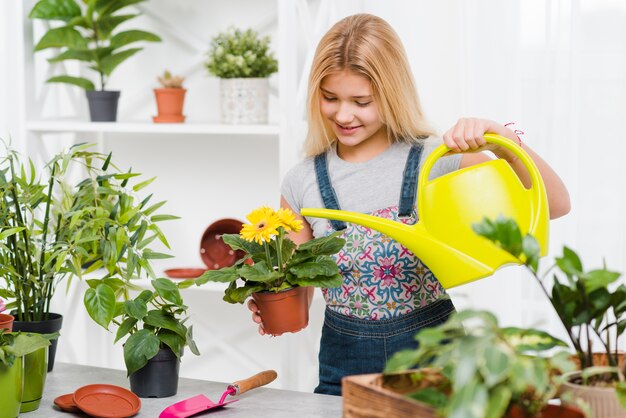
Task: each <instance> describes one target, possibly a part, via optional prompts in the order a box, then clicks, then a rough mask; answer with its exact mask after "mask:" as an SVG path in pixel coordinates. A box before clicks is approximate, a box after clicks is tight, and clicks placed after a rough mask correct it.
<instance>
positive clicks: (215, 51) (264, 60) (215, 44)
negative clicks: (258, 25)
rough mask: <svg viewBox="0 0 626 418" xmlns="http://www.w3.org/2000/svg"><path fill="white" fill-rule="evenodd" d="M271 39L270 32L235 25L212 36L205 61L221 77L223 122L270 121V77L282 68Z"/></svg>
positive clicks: (210, 71)
mask: <svg viewBox="0 0 626 418" xmlns="http://www.w3.org/2000/svg"><path fill="white" fill-rule="evenodd" d="M269 43H270V38H269V37H268V36H266V37H263V38H261V37H260V36H259V34H258V33H257V32H255V31H254V30H252V29H247V30H241V29H236V28H233V27H231V28H229V29H228V30H227V31H225V32H221V33H219V34H218V35H217V36H215V37H214V38H213V39H212V40H211V46H210V48H209V52H208V59H207V61H206V64H205V65H206V68H207V71H208V72H209V73H210V74H212V75H214V76H216V77H219V78H220V104H221V111H222V122H223V123H233V124H254V123H267V116H268V98H269V80H268V77H269V76H270V75H272V74H274V73H275V72H277V71H278V61H277V60H276V58H274V54H273V52H271V51H270V49H269Z"/></svg>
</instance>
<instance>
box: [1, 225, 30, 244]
mask: <svg viewBox="0 0 626 418" xmlns="http://www.w3.org/2000/svg"><path fill="white" fill-rule="evenodd" d="M24 229H25V228H24V227H17V228H7V229H5V230H4V231H2V232H0V241H3V240H5V239H6V238H7V237H10V236H11V235H15V234H17V233H18V232H20V231H23V230H24Z"/></svg>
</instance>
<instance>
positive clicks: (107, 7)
mask: <svg viewBox="0 0 626 418" xmlns="http://www.w3.org/2000/svg"><path fill="white" fill-rule="evenodd" d="M144 1H146V0H95V1H92V3H94V7H95V10H97V11H98V14H99V15H101V16H103V15H110V14H112V13H113V12H115V11H117V10H120V9H122V8H124V7H127V6H130V5H132V4H136V3H142V2H144Z"/></svg>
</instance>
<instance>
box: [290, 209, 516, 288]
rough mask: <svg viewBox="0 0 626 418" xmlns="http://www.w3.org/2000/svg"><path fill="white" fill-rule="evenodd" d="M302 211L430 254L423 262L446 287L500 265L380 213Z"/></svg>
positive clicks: (414, 252) (484, 275)
mask: <svg viewBox="0 0 626 418" xmlns="http://www.w3.org/2000/svg"><path fill="white" fill-rule="evenodd" d="M300 214H301V215H302V216H312V217H317V218H324V219H334V220H338V221H343V222H351V223H355V224H358V225H362V226H365V227H367V228H371V229H374V230H376V231H379V232H381V233H383V234H385V235H387V236H388V237H390V238H392V239H394V240H395V241H398V242H400V243H402V244H403V245H404V246H405V247H406V248H408V249H409V250H410V251H411V252H412V253H413V254H419V255H422V256H424V255H425V254H427V255H428V256H427V257H425V256H424V257H425V258H422V261H423V262H424V264H425V265H426V266H427V267H428V268H429V269H430V270H431V271H432V272H433V274H434V275H435V277H437V279H438V280H439V282H440V283H441V285H442V286H443V287H444V288H446V289H449V288H452V287H455V286H458V285H460V284H463V283H466V282H469V281H473V280H478V279H480V278H483V277H487V276H489V275H491V274H493V272H494V271H495V269H496V268H497V267H494V266H493V265H490V264H486V263H484V262H482V261H479V260H477V259H476V258H473V257H471V256H469V255H468V254H466V253H463V252H461V251H459V250H458V249H456V248H454V247H452V246H450V245H448V244H446V243H444V242H442V241H441V240H438V239H436V238H435V237H434V236H433V235H431V234H430V233H429V232H428V231H427V230H426V228H425V227H424V225H422V224H421V223H416V224H414V225H407V224H404V223H402V222H398V221H393V220H390V219H385V218H380V217H378V216H372V215H367V214H364V213H356V212H346V211H342V210H334V209H318V208H303V209H302V210H301V211H300ZM500 251H501V250H500ZM509 261H510V262H512V263H515V262H516V261H517V260H516V259H515V258H513V257H512V256H510V260H509Z"/></svg>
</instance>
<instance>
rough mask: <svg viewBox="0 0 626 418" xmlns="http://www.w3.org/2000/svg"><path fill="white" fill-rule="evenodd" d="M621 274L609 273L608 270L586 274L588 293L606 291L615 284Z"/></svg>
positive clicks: (585, 280)
mask: <svg viewBox="0 0 626 418" xmlns="http://www.w3.org/2000/svg"><path fill="white" fill-rule="evenodd" d="M620 276H621V273H617V272H614V271H608V270H606V269H598V270H592V271H589V272H587V273H586V274H585V276H584V282H583V283H584V285H585V290H586V291H587V293H591V292H593V291H595V290H596V289H606V288H607V287H609V285H610V284H612V283H614V282H615V281H616V280H617V279H619V277H620Z"/></svg>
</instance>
